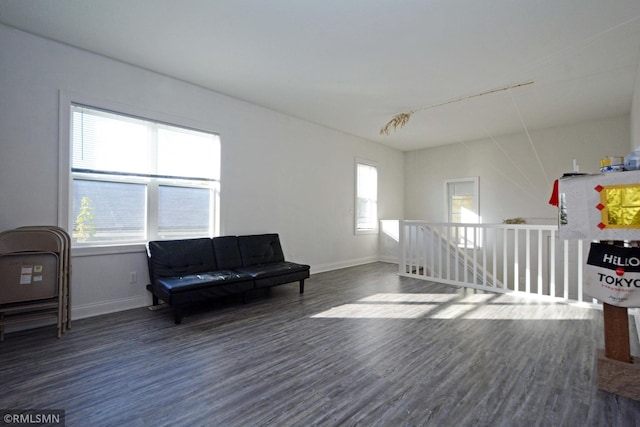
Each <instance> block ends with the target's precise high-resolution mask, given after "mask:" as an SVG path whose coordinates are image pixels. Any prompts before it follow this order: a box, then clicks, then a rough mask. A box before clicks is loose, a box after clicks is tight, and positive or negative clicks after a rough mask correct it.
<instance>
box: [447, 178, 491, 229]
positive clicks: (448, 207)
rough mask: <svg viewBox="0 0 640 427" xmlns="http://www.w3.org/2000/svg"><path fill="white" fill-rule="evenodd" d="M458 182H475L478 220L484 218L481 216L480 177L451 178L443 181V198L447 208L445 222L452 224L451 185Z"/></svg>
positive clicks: (474, 203) (474, 202)
mask: <svg viewBox="0 0 640 427" xmlns="http://www.w3.org/2000/svg"><path fill="white" fill-rule="evenodd" d="M456 182H473V191H474V192H475V197H474V198H473V208H474V210H475V213H476V215H478V218H482V216H481V215H480V177H478V176H470V177H466V178H450V179H443V180H442V185H443V197H444V206H445V212H444V214H445V218H444V222H450V218H451V212H450V200H449V184H450V183H456Z"/></svg>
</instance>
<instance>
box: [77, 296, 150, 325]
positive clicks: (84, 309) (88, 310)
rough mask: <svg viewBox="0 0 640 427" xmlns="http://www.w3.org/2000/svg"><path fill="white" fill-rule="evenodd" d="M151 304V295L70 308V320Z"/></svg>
mask: <svg viewBox="0 0 640 427" xmlns="http://www.w3.org/2000/svg"><path fill="white" fill-rule="evenodd" d="M151 304H152V301H151V294H149V295H139V296H135V297H129V298H120V299H116V300H110V301H100V302H96V303H91V304H84V305H81V306H77V307H72V308H71V320H72V322H73V320H78V319H85V318H87V317H94V316H100V315H102V314H109V313H116V312H118V311H124V310H131V309H133V308H140V307H146V306H148V305H151Z"/></svg>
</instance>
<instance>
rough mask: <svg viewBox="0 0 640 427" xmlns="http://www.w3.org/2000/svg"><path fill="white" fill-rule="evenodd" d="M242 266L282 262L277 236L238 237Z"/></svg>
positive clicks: (281, 252)
mask: <svg viewBox="0 0 640 427" xmlns="http://www.w3.org/2000/svg"><path fill="white" fill-rule="evenodd" d="M238 246H239V247H240V254H241V257H242V266H243V267H248V266H251V265H256V264H269V263H273V262H282V261H284V253H283V251H282V246H281V245H280V237H278V235H277V234H257V235H255V234H254V235H250V236H238Z"/></svg>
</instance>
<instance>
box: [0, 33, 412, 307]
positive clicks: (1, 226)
mask: <svg viewBox="0 0 640 427" xmlns="http://www.w3.org/2000/svg"><path fill="white" fill-rule="evenodd" d="M60 91H63V93H77V94H81V95H82V96H84V97H90V98H93V99H98V100H104V101H108V102H113V103H119V104H126V105H131V106H133V107H135V108H139V109H143V110H146V111H150V112H157V113H158V114H159V115H161V116H162V117H164V118H169V119H170V118H172V117H173V118H176V120H178V121H183V120H186V121H188V122H190V123H202V124H204V126H205V127H206V128H207V129H212V130H214V131H216V132H218V133H219V134H220V135H221V140H222V194H221V204H222V212H221V228H222V231H223V234H247V233H261V232H278V233H280V235H281V239H282V242H283V246H284V250H285V253H286V255H287V257H288V258H290V259H291V260H295V261H299V262H304V263H308V264H311V266H312V272H317V271H322V270H329V269H333V268H339V267H343V266H348V265H354V264H358V263H364V262H370V261H374V260H376V259H377V258H378V237H377V236H376V235H358V236H356V235H354V231H353V223H354V220H353V209H354V159H355V158H356V157H358V158H363V159H368V160H371V161H374V162H377V164H378V168H379V180H380V188H379V191H380V194H379V208H380V216H381V217H382V218H401V217H403V216H404V211H403V207H404V199H403V196H404V192H403V185H404V169H403V163H404V157H403V154H402V152H400V151H397V150H394V149H391V148H388V147H385V146H382V145H379V144H376V143H373V142H370V141H367V140H363V139H361V138H357V137H354V136H350V135H346V134H344V133H341V132H337V131H334V130H331V129H327V128H324V127H321V126H318V125H315V124H312V123H309V122H304V121H301V120H298V119H295V118H293V117H289V116H285V115H282V114H279V113H277V112H274V111H270V110H267V109H264V108H261V107H258V106H255V105H252V104H248V103H246V102H242V101H239V100H236V99H233V98H230V97H227V96H224V95H221V94H218V93H215V92H212V91H209V90H205V89H203V88H200V87H197V86H194V85H190V84H187V83H184V82H182V81H178V80H175V79H172V78H170V77H167V76H163V75H159V74H156V73H154V72H151V71H148V70H143V69H140V68H136V67H133V66H130V65H127V64H124V63H121V62H117V61H114V60H111V59H109V58H105V57H101V56H98V55H95V54H91V53H88V52H85V51H82V50H78V49H75V48H71V47H68V46H65V45H62V44H58V43H54V42H52V41H49V40H45V39H42V38H39V37H35V36H32V35H29V34H26V33H23V32H20V31H18V30H14V29H11V28H9V27H6V26H1V25H0V99H1V100H2V101H1V104H0V105H1V107H0V108H1V109H2V110H1V112H2V114H0V194H1V195H2V205H1V206H2V208H1V209H0V230H6V229H10V228H14V227H19V226H24V225H36V224H58V223H59V221H60V220H61V219H62V218H59V215H58V212H59V209H60V211H61V212H63V213H64V212H65V210H66V207H65V206H59V203H58V190H59V186H60V185H66V183H65V182H59V171H58V165H59V160H58V157H59V143H60V141H59V118H58V115H59V112H58V110H59V105H58V104H59V94H60ZM62 143H65V142H64V141H63V142H62ZM81 255H82V256H81ZM130 271H137V272H138V283H136V284H133V285H132V284H129V272H130ZM146 281H147V272H146V259H145V255H144V253H143V252H142V250H141V248H140V247H137V248H132V249H131V251H125V252H123V251H117V253H107V254H101V253H99V252H97V253H94V254H92V255H87V254H86V253H84V254H80V253H78V252H77V251H76V252H74V258H73V309H74V316H75V317H84V316H89V315H95V314H100V313H104V312H109V311H115V310H121V309H125V308H130V307H137V306H141V305H145V304H147V303H148V302H149V301H150V298H149V295H148V292H147V291H146V290H145V289H144V285H145V284H146Z"/></svg>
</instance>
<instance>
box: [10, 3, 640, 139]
mask: <svg viewBox="0 0 640 427" xmlns="http://www.w3.org/2000/svg"><path fill="white" fill-rule="evenodd" d="M0 22H1V23H4V24H7V25H10V26H13V27H16V28H19V29H23V30H25V31H28V32H31V33H34V34H37V35H41V36H44V37H48V38H51V39H54V40H58V41H61V42H63V43H66V44H69V45H72V46H77V47H80V48H82V49H86V50H89V51H92V52H96V53H99V54H102V55H105V56H108V57H111V58H115V59H118V60H120V61H124V62H127V63H130V64H134V65H137V66H140V67H144V68H147V69H151V70H155V71H157V72H160V73H163V74H166V75H169V76H173V77H176V78H178V79H181V80H185V81H188V82H192V83H195V84H197V85H200V86H203V87H206V88H210V89H212V90H215V91H217V92H220V93H224V94H226V95H230V96H233V97H235V98H239V99H243V100H246V101H249V102H252V103H255V104H258V105H262V106H264V107H267V108H271V109H273V110H277V111H280V112H283V113H286V114H289V115H292V116H295V117H299V118H302V119H306V120H309V121H311V122H315V123H319V124H322V125H324V126H328V127H330V128H334V129H338V130H341V131H344V132H346V133H349V134H353V135H358V136H361V137H364V138H367V139H369V140H373V141H378V142H380V143H383V144H388V145H390V146H392V147H396V148H398V149H401V150H413V149H418V148H423V147H429V146H436V145H442V144H447V143H452V142H458V141H465V140H471V139H478V138H484V137H487V136H489V137H497V136H499V135H503V134H508V133H519V132H525V131H527V130H529V131H530V130H533V129H536V128H543V127H551V126H556V125H562V124H569V123H574V122H579V121H586V120H591V119H596V118H603V117H612V116H616V115H620V114H625V113H628V112H629V110H630V105H631V98H632V91H633V85H634V79H635V76H636V68H637V67H638V62H639V58H640V1H638V0H487V1H478V0H227V1H224V0H181V1H175V0H55V1H53V0H47V1H45V0H0ZM529 81H533V82H534V83H533V84H531V85H527V86H523V87H520V88H517V89H511V90H505V91H498V92H495V93H493V94H488V95H484V96H479V97H473V98H470V99H466V100H461V101H457V102H451V103H448V104H447V105H444V106H440V107H434V108H428V109H422V110H419V111H417V112H415V113H414V114H413V116H412V117H411V119H410V121H409V123H408V124H407V125H406V126H405V127H404V128H402V129H397V130H396V131H395V132H394V131H393V130H392V131H391V133H390V134H389V135H388V136H384V135H380V134H379V131H380V129H381V127H383V126H384V125H385V123H387V122H388V121H389V120H390V119H391V118H392V117H393V116H394V115H396V114H398V113H402V112H406V111H408V110H416V109H420V108H421V107H427V106H432V105H437V104H442V103H447V102H449V101H453V100H458V99H462V98H466V97H470V96H472V95H475V94H479V93H483V92H486V91H491V90H493V89H498V88H502V87H505V86H509V85H514V84H519V83H524V82H529Z"/></svg>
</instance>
